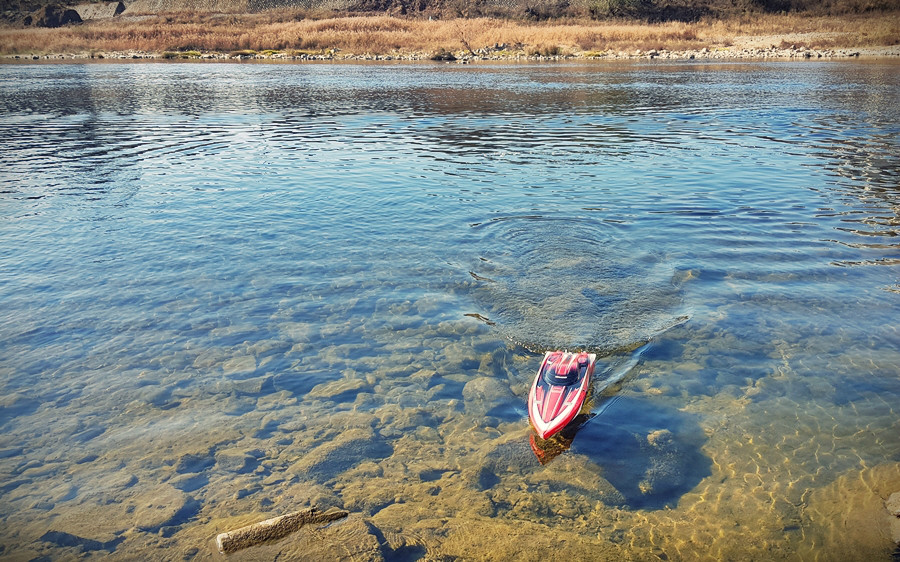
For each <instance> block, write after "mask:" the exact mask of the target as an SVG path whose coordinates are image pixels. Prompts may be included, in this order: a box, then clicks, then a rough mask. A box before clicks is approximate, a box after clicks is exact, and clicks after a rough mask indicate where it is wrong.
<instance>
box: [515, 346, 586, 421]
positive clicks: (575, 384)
mask: <svg viewBox="0 0 900 562" xmlns="http://www.w3.org/2000/svg"><path fill="white" fill-rule="evenodd" d="M596 360H597V356H596V355H595V354H593V353H569V352H567V351H548V352H547V353H545V354H544V361H543V362H542V363H541V368H540V369H539V370H538V374H537V377H535V379H534V383H533V384H532V385H531V392H529V393H528V417H529V418H530V419H531V425H532V426H533V427H534V430H535V432H536V433H537V435H538V437H540V438H541V439H547V438H548V437H550V436H552V435H555V434H556V433H558V432H559V431H560V430H561V429H562V428H564V427H566V426H567V425H568V424H570V423H571V422H572V420H574V419H575V417H576V416H577V415H578V414H579V412H581V407H582V406H583V405H584V400H585V398H587V395H588V389H589V388H590V384H591V375H593V374H594V362H595V361H596Z"/></svg>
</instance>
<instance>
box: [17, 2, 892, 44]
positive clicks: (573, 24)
mask: <svg viewBox="0 0 900 562" xmlns="http://www.w3.org/2000/svg"><path fill="white" fill-rule="evenodd" d="M307 15H308V14H303V13H299V12H292V11H284V10H283V11H280V12H276V13H271V12H266V13H262V14H246V15H239V14H226V15H222V14H219V15H193V16H192V15H190V14H183V13H182V14H162V15H159V16H150V17H147V18H146V19H140V20H137V19H134V20H128V19H123V20H108V21H97V22H91V23H87V24H83V25H74V26H68V27H63V28H58V29H35V28H25V29H15V28H4V29H0V51H2V52H3V53H4V54H44V53H71V52H89V51H100V52H112V51H150V52H162V51H188V50H191V51H211V52H229V51H235V50H242V49H252V50H256V51H262V50H267V49H272V50H288V49H295V50H326V49H339V50H340V51H343V52H344V53H353V54H365V53H369V54H389V53H410V52H420V53H422V52H424V53H428V52H436V51H440V50H449V51H456V50H465V49H477V48H481V47H484V46H489V45H495V44H498V43H500V44H506V45H509V46H510V47H511V48H514V49H519V50H522V51H525V52H544V51H546V52H556V53H567V52H578V51H600V50H615V51H629V50H634V49H644V50H646V49H669V50H684V49H692V48H702V47H713V46H721V45H730V44H732V42H733V41H734V39H735V38H736V37H740V36H746V35H779V34H785V33H798V32H813V33H822V34H831V35H829V36H828V37H827V38H826V39H822V42H823V43H828V44H827V45H823V46H829V47H844V46H846V47H858V46H876V45H877V46H881V45H894V44H897V43H898V41H900V24H898V18H885V17H883V16H844V17H840V18H835V17H808V16H799V15H758V14H757V15H755V16H753V17H752V18H751V17H746V18H740V17H738V18H731V19H724V20H701V21H699V22H694V23H684V22H667V23H659V24H642V23H638V22H634V23H628V22H598V21H592V20H566V21H548V22H522V21H512V20H502V19H490V18H477V19H451V20H435V21H429V20H424V19H413V18H400V17H390V16H360V17H329V18H325V17H306V16H307ZM808 46H810V47H814V46H819V45H814V44H810V45H808Z"/></svg>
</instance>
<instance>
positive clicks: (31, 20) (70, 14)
mask: <svg viewBox="0 0 900 562" xmlns="http://www.w3.org/2000/svg"><path fill="white" fill-rule="evenodd" d="M24 23H25V25H33V26H35V27H61V26H63V25H68V24H70V23H81V16H79V15H78V12H76V11H75V10H72V9H70V8H66V7H65V6H63V5H62V4H51V5H49V6H44V7H43V8H41V9H39V10H37V11H35V12H32V13H31V14H29V15H28V16H26V17H25V22H24Z"/></svg>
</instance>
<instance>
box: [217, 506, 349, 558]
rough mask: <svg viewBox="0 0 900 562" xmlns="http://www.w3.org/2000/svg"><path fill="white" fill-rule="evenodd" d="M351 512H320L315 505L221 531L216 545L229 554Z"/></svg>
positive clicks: (332, 510) (333, 510) (334, 519)
mask: <svg viewBox="0 0 900 562" xmlns="http://www.w3.org/2000/svg"><path fill="white" fill-rule="evenodd" d="M348 514H349V512H347V511H344V510H341V509H336V508H332V509H329V510H328V511H325V512H319V510H318V509H317V508H315V507H311V508H309V509H305V510H303V511H297V512H294V513H289V514H287V515H282V516H280V517H273V518H272V519H266V520H265V521H260V522H259V523H254V524H252V525H247V526H246V527H241V528H240V529H236V530H234V531H229V532H227V533H220V534H219V535H218V536H217V537H216V546H217V547H218V549H219V552H221V553H222V554H228V553H231V552H235V551H238V550H241V549H242V548H247V547H248V546H254V545H257V544H261V543H264V542H267V541H273V540H277V539H280V538H282V537H286V536H287V535H289V534H291V533H293V532H294V531H296V530H298V529H300V528H301V527H303V526H304V525H307V524H309V523H327V522H329V521H336V520H338V519H343V518H344V517H347V515H348Z"/></svg>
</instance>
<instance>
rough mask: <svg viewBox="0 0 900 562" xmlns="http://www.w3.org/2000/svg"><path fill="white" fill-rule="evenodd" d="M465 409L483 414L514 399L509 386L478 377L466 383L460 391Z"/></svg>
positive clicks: (488, 378)
mask: <svg viewBox="0 0 900 562" xmlns="http://www.w3.org/2000/svg"><path fill="white" fill-rule="evenodd" d="M462 395H463V399H464V400H465V401H466V408H467V409H471V410H473V411H474V413H476V414H479V413H480V414H484V413H486V412H487V411H488V410H490V409H491V408H492V407H493V406H496V405H497V404H499V403H501V402H504V401H507V400H512V399H514V398H515V397H514V396H513V395H512V392H510V390H509V386H508V385H507V384H504V383H502V382H500V381H499V380H497V379H495V378H491V377H478V378H475V379H472V380H470V381H469V382H467V383H466V385H465V386H464V387H463V390H462Z"/></svg>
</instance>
